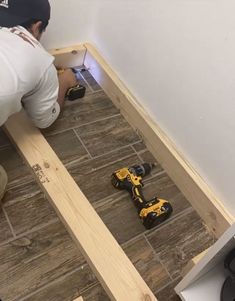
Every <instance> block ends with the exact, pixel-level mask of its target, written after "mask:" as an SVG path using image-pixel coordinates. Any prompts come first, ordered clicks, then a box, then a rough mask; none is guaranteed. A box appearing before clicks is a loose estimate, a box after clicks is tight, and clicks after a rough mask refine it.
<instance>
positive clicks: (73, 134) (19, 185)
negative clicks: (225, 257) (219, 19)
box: [0, 71, 213, 301]
mask: <svg viewBox="0 0 235 301" xmlns="http://www.w3.org/2000/svg"><path fill="white" fill-rule="evenodd" d="M81 81H82V83H83V84H84V85H86V87H87V93H86V97H85V98H84V99H82V100H77V101H75V102H67V103H66V107H65V109H64V111H63V113H62V114H61V116H60V118H59V119H58V121H57V122H56V123H55V124H54V125H53V126H52V127H51V128H50V129H47V130H45V131H43V134H44V135H45V137H46V139H47V140H48V142H49V143H50V145H51V146H52V147H53V149H54V150H55V152H56V153H57V155H58V156H59V158H60V159H61V160H62V161H63V163H64V164H65V166H66V167H67V169H68V170H69V172H70V173H71V175H72V177H73V178H74V179H75V181H76V182H77V184H78V185H79V187H80V188H81V189H82V191H83V192H84V193H85V195H86V196H87V198H88V199H89V201H90V202H91V203H92V205H93V206H94V208H95V209H96V210H97V212H98V214H99V215H100V217H101V218H102V220H103V221H104V223H105V224H106V225H107V227H108V228H109V229H110V230H111V232H112V233H113V235H114V237H115V238H116V239H117V241H118V242H119V243H120V245H121V246H122V247H123V249H124V251H125V252H126V254H127V256H128V257H129V258H130V259H131V261H132V262H133V264H134V265H135V267H136V268H137V270H138V271H139V272H140V274H141V275H142V277H143V278H144V280H145V281H146V282H147V284H148V285H149V286H150V288H151V289H152V291H153V292H154V293H155V294H156V296H157V297H158V300H159V301H173V300H174V301H175V300H179V299H178V297H177V296H176V295H175V293H174V286H175V285H176V284H177V283H178V281H179V280H180V278H181V274H180V273H181V270H182V268H183V267H184V266H185V265H186V264H187V262H188V260H189V259H191V258H192V257H194V256H195V255H197V254H198V253H199V252H201V251H203V250H204V249H206V248H208V247H209V246H210V245H211V244H212V243H213V237H212V236H211V235H210V233H209V232H208V230H207V229H206V228H205V227H204V225H203V223H202V221H201V219H200V218H199V216H198V215H197V214H196V212H195V211H194V210H193V208H192V207H191V206H190V204H189V203H188V201H187V200H186V199H185V198H184V196H183V195H182V193H181V192H180V191H179V189H178V188H177V187H176V185H175V184H174V183H173V182H172V181H171V179H170V178H169V177H168V175H167V174H166V172H165V171H164V170H163V169H162V167H161V166H160V165H159V164H157V165H156V168H155V170H153V172H152V173H151V175H150V176H148V177H147V178H146V179H145V190H144V193H145V194H146V197H147V198H151V197H153V196H155V195H158V196H159V197H162V198H166V199H168V200H169V201H170V202H171V203H172V205H173V207H174V213H173V215H172V217H171V218H170V219H169V220H167V221H166V222H165V223H164V224H162V225H161V226H158V227H157V228H155V229H152V230H151V231H146V230H145V228H144V227H143V226H142V224H141V222H140V220H139V219H138V216H137V212H136V210H135V208H134V206H133V204H132V202H131V200H130V197H129V195H128V194H127V193H126V192H120V191H116V190H115V189H114V188H113V187H112V185H111V183H110V175H111V174H112V172H113V171H115V170H116V169H118V168H121V167H124V166H131V165H133V164H137V163H141V162H144V161H147V162H154V161H155V160H154V158H153V156H152V155H151V153H150V152H149V151H148V150H147V149H146V147H145V145H144V143H143V142H142V141H141V139H140V138H139V137H138V135H137V134H136V133H135V131H134V130H133V129H132V128H131V127H130V126H129V125H128V123H127V122H126V121H125V119H124V118H123V117H122V116H121V115H120V113H119V111H118V110H117V109H116V108H115V107H114V105H113V104H112V102H111V101H110V100H109V98H108V97H107V96H106V95H105V93H104V92H103V91H102V89H101V88H100V86H99V85H98V84H97V83H96V82H95V80H94V79H93V78H92V77H91V75H90V74H89V73H88V72H87V71H85V72H83V73H81ZM0 164H1V165H3V166H4V167H5V169H6V171H7V173H8V176H9V185H8V189H7V193H6V195H5V198H4V201H3V204H2V206H1V209H0V298H1V300H2V301H45V300H46V301H72V300H73V299H74V298H76V297H77V296H79V295H82V296H83V297H84V300H85V301H108V300H109V298H108V297H107V295H106V293H105V292H104V290H103V289H102V287H101V286H100V284H99V282H98V281H97V279H96V278H95V276H94V274H93V273H92V271H91V269H90V268H89V266H88V264H87V263H86V261H85V260H84V258H83V256H82V255H81V254H80V252H79V251H78V250H77V248H76V247H75V245H74V243H73V242H72V240H71V238H70V236H69V235H68V233H67V232H66V230H65V228H64V226H63V225H62V223H61V222H60V220H59V219H58V217H57V215H56V214H55V212H54V210H53V209H52V207H51V206H50V204H49V203H48V201H47V200H46V199H45V197H44V195H43V193H42V192H41V191H40V189H39V187H38V185H37V184H36V183H35V181H34V179H33V177H32V176H31V174H30V172H29V169H28V168H27V167H26V165H25V164H24V163H23V161H22V159H21V158H20V157H19V155H18V154H17V152H16V151H15V149H14V147H13V146H12V145H11V143H10V142H9V140H8V139H7V137H6V136H5V135H4V133H3V131H2V130H1V129H0ZM123 301H129V300H128V296H127V299H126V300H123Z"/></svg>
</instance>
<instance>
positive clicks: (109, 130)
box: [76, 115, 140, 157]
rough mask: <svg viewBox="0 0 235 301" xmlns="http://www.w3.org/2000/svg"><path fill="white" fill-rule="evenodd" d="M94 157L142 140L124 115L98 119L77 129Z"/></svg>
mask: <svg viewBox="0 0 235 301" xmlns="http://www.w3.org/2000/svg"><path fill="white" fill-rule="evenodd" d="M76 132H77V134H78V135H79V137H81V139H82V141H83V142H84V144H85V145H86V147H87V149H88V150H89V152H90V153H91V155H92V156H93V157H95V156H99V155H102V154H104V153H107V152H110V151H112V150H114V149H115V148H121V147H123V146H125V145H128V144H133V143H135V142H138V141H139V140H140V138H139V136H138V135H137V134H136V133H135V132H134V131H133V129H132V128H131V127H130V126H129V124H128V123H127V122H126V121H125V119H124V118H123V117H122V116H120V115H119V116H115V117H113V118H110V119H108V120H101V121H97V122H95V123H94V124H88V125H84V126H81V127H79V128H78V129H76Z"/></svg>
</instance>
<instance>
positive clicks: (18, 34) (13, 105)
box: [0, 0, 77, 200]
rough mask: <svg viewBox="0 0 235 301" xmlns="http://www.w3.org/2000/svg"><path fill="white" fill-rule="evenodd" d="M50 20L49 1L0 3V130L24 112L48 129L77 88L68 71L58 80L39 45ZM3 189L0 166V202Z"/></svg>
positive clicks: (4, 180)
mask: <svg viewBox="0 0 235 301" xmlns="http://www.w3.org/2000/svg"><path fill="white" fill-rule="evenodd" d="M49 20H50V4H49V2H48V0H0V126H2V125H3V124H4V123H5V122H6V121H7V119H8V117H9V116H11V115H12V114H14V113H17V112H19V111H20V110H21V109H22V108H24V109H25V111H26V113H27V114H28V116H29V117H30V118H31V120H32V121H33V123H34V124H35V126H37V127H38V128H46V127H49V126H50V125H51V124H52V123H53V122H54V121H55V120H56V119H57V117H58V115H59V113H60V110H61V108H62V107H63V104H64V99H65V95H66V92H67V90H68V89H69V88H71V87H73V86H75V85H76V84H77V81H76V78H75V76H74V74H73V72H72V71H71V70H66V71H65V72H63V73H62V74H60V75H59V76H57V71H56V69H55V67H54V65H53V61H54V59H53V57H52V56H51V55H50V54H48V53H47V52H46V51H45V50H44V49H43V47H42V46H41V44H40V43H39V40H40V38H41V36H42V33H43V32H44V31H45V30H46V27H47V25H48V23H49ZM19 126H20V125H19ZM6 185H7V175H6V172H5V171H4V169H3V168H2V167H1V166H0V200H1V199H2V197H3V194H4V192H5V189H6Z"/></svg>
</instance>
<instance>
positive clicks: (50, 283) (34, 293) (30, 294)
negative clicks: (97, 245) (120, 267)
mask: <svg viewBox="0 0 235 301" xmlns="http://www.w3.org/2000/svg"><path fill="white" fill-rule="evenodd" d="M85 266H88V264H87V263H84V264H82V265H81V266H79V267H77V268H75V269H73V270H71V271H69V272H68V273H66V274H63V275H62V276H59V277H58V278H56V279H54V280H52V281H50V282H49V283H47V284H45V285H43V286H41V287H40V288H38V289H36V290H35V291H33V292H31V293H29V294H28V295H26V296H24V297H23V298H21V299H20V300H19V299H16V300H15V301H25V300H27V299H28V298H30V297H33V296H34V295H36V294H38V293H40V292H41V291H43V290H44V289H47V288H49V287H50V286H52V285H54V284H56V283H57V282H60V281H61V280H64V279H66V278H67V277H68V276H71V275H73V274H75V273H76V272H78V271H80V270H82V269H84V267H85ZM96 283H97V282H96ZM88 288H89V286H88Z"/></svg>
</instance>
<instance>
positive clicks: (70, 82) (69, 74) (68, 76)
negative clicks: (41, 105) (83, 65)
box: [57, 69, 78, 108]
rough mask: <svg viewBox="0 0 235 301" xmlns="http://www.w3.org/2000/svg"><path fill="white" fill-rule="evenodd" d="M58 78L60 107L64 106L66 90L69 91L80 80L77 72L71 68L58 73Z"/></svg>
mask: <svg viewBox="0 0 235 301" xmlns="http://www.w3.org/2000/svg"><path fill="white" fill-rule="evenodd" d="M58 79H59V95H58V99H57V102H58V103H59V105H60V108H62V107H63V106H64V100H65V96H66V92H67V91H68V89H70V88H72V87H75V86H76V85H77V84H78V82H77V79H76V76H75V74H74V73H73V71H72V70H71V69H67V70H65V71H64V72H62V73H60V74H59V75H58Z"/></svg>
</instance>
